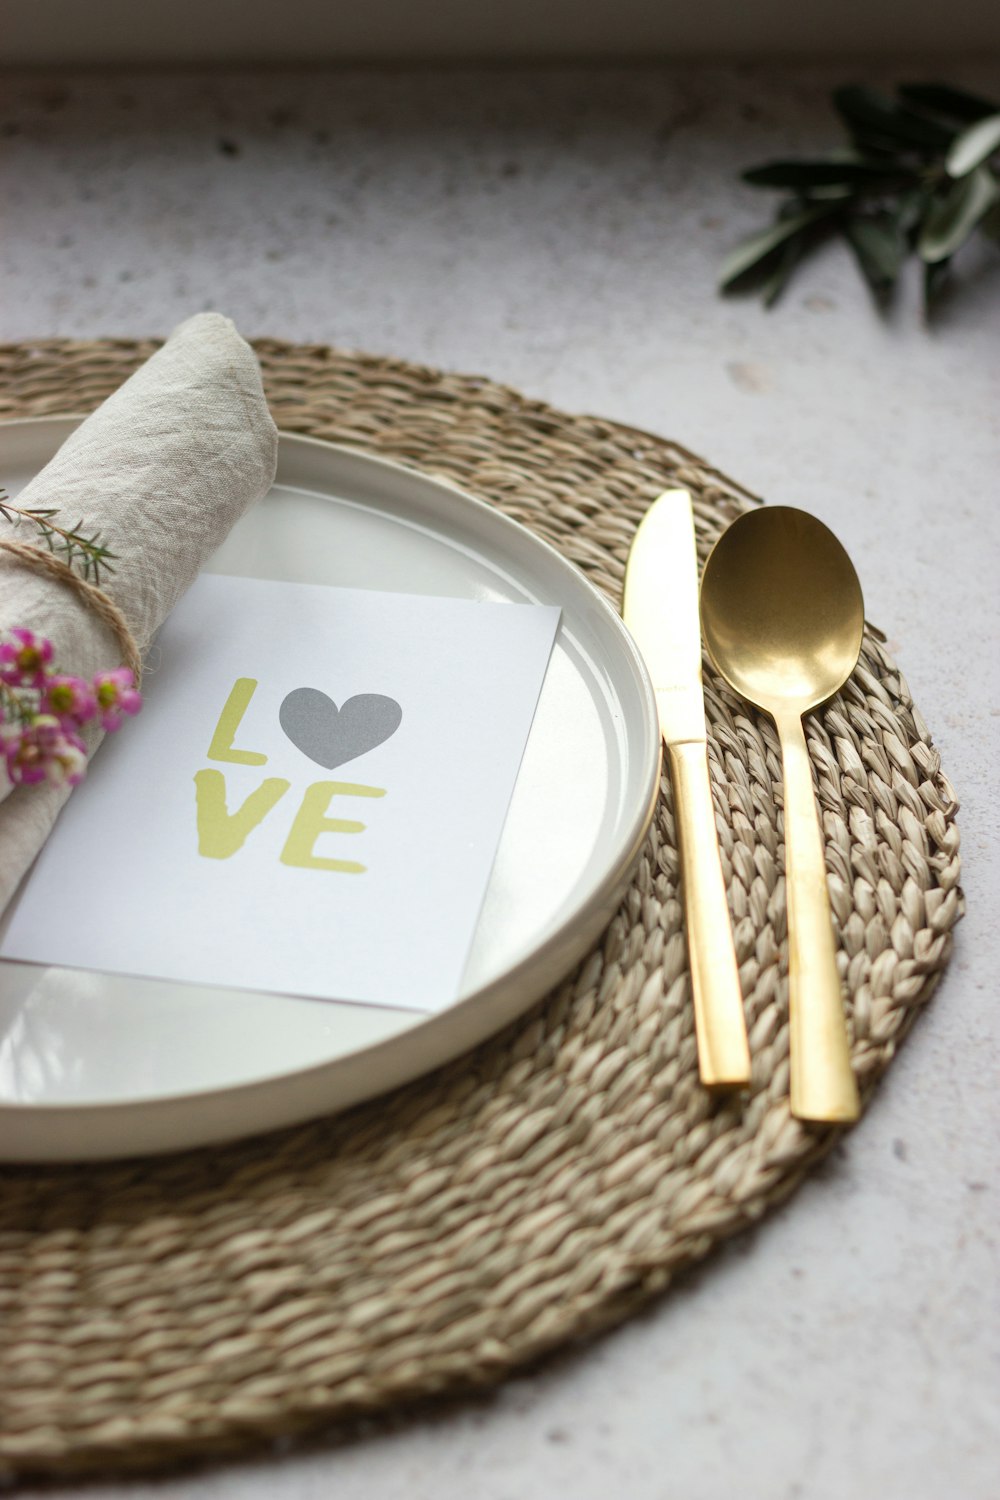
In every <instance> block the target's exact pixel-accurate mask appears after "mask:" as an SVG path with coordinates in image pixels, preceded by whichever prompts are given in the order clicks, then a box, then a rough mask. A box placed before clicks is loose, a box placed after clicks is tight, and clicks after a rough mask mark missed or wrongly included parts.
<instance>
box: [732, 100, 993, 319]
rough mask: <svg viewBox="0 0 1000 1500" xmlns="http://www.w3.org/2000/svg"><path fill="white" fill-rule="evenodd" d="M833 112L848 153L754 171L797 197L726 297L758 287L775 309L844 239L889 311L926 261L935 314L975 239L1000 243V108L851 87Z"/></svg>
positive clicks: (742, 264)
mask: <svg viewBox="0 0 1000 1500" xmlns="http://www.w3.org/2000/svg"><path fill="white" fill-rule="evenodd" d="M833 104H834V108H835V109H836V111H837V113H838V115H839V116H840V120H841V123H842V125H843V126H844V127H845V129H846V131H847V133H848V136H849V138H850V144H849V146H848V147H846V148H841V149H839V150H833V151H828V152H826V153H825V154H824V155H822V156H819V157H814V158H808V159H805V160H782V161H772V162H766V163H765V164H764V165H763V166H759V167H752V168H751V169H750V170H749V171H748V172H744V173H743V180H744V182H747V183H749V184H750V185H751V186H752V187H762V188H772V189H774V188H777V189H784V190H785V192H786V193H787V194H788V195H789V196H788V197H786V198H785V199H784V200H783V202H782V203H780V204H779V206H778V211H777V215H776V217H775V220H774V222H773V223H772V224H771V225H770V226H769V227H768V228H766V229H763V230H760V231H758V232H757V233H756V234H754V235H751V236H750V238H749V239H746V240H744V241H743V243H742V244H740V245H737V246H736V248H735V249H734V250H733V251H732V252H731V253H730V254H729V256H728V257H727V258H726V261H725V263H724V265H723V267H722V275H721V278H720V287H721V290H723V291H737V290H742V289H749V288H751V287H754V288H756V289H757V290H758V291H760V292H761V294H762V296H763V299H764V302H765V304H766V305H767V306H768V307H770V306H771V305H772V303H774V302H776V301H777V299H778V297H779V296H780V295H781V293H782V291H783V290H784V288H785V286H786V285H787V283H788V280H789V277H790V276H791V275H792V272H793V271H794V270H795V268H796V266H797V265H798V263H799V261H800V260H801V259H802V258H803V256H804V255H806V254H807V253H808V252H809V251H810V250H812V249H814V248H815V246H816V245H818V244H819V243H821V242H822V241H824V240H826V239H829V238H830V237H831V236H832V235H838V234H839V235H842V236H843V237H844V239H846V241H847V243H848V245H849V246H850V247H851V250H852V252H853V254H854V258H855V260H856V261H857V264H858V269H859V270H860V271H861V273H862V275H863V276H864V278H865V280H866V281H867V282H868V285H869V286H870V288H871V290H872V293H873V294H874V296H875V298H876V300H877V301H878V302H880V303H883V304H884V303H886V302H888V300H889V298H890V297H891V296H892V293H893V290H894V288H895V286H896V283H897V281H898V278H899V273H900V270H901V269H902V266H903V264H904V262H905V260H906V258H907V257H908V256H909V255H910V254H912V253H914V252H915V253H916V254H917V256H918V257H919V259H920V260H921V261H922V263H923V272H924V300H925V304H926V306H927V307H928V308H930V307H931V306H932V304H933V303H934V301H935V300H936V298H937V297H938V295H939V294H940V292H941V289H942V287H943V286H944V284H945V282H946V281H947V278H948V270H949V267H950V265H951V262H952V258H953V257H954V255H955V254H956V252H957V251H958V250H959V249H960V248H961V247H962V245H964V244H965V242H966V240H967V239H968V238H969V237H970V236H971V235H972V234H973V233H974V232H975V231H977V230H978V231H981V232H982V233H983V234H984V235H986V236H988V237H989V238H990V239H992V240H994V241H995V242H996V243H997V244H998V245H1000V104H998V103H996V102H994V101H993V100H990V99H983V98H980V97H979V96H978V95H977V94H970V93H968V92H967V91H966V90H965V89H959V88H953V87H952V86H951V85H949V84H943V83H912V84H901V85H900V86H899V87H898V88H897V90H896V98H895V99H892V98H889V97H888V96H886V95H884V94H880V93H878V92H877V91H876V90H874V89H869V88H863V87H861V86H859V85H847V86H845V87H843V88H838V89H835V90H834V93H833Z"/></svg>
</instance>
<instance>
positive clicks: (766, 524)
mask: <svg viewBox="0 0 1000 1500" xmlns="http://www.w3.org/2000/svg"><path fill="white" fill-rule="evenodd" d="M701 620H702V630H703V632H704V636H705V644H706V645H707V647H708V651H709V654H710V656H711V658H712V660H713V662H714V663H715V666H716V667H717V669H718V671H719V672H720V674H721V675H722V676H723V677H724V678H725V679H726V681H727V682H728V683H729V684H730V686H731V687H732V688H734V689H735V690H736V692H738V693H740V694H741V696H742V697H744V698H747V699H749V701H750V702H751V703H754V704H756V706H757V707H758V708H761V709H763V710H764V711H765V712H766V713H769V714H770V715H771V716H772V717H773V719H774V721H775V724H776V726H777V730H778V738H779V740H780V742H781V767H782V775H783V778H784V799H785V800H784V814H785V817H784V821H785V888H786V892H787V901H788V951H789V957H788V988H789V1001H788V1005H789V1028H790V1037H789V1049H790V1053H791V1104H792V1113H793V1114H794V1115H796V1116H797V1117H798V1118H799V1119H803V1120H816V1121H836V1122H840V1123H845V1122H848V1121H851V1120H856V1119H857V1117H858V1114H859V1111H860V1104H859V1100H858V1090H857V1085H856V1083H855V1081H854V1075H853V1073H852V1071H851V1060H850V1051H849V1047H848V1039H847V1029H846V1026H845V1022H844V1007H843V998H842V995H841V987H840V976H839V974H838V971H837V958H836V947H835V943H834V936H833V926H832V922H831V917H830V901H829V894H828V891H827V885H826V863H825V854H824V845H823V835H822V831H821V828H820V824H819V819H818V813H817V806H816V796H815V791H814V789H813V777H812V765H811V762H810V759H809V751H808V748H807V746H806V739H805V733H804V730H803V727H802V715H803V714H806V713H809V712H811V711H812V710H813V709H815V708H817V707H818V706H819V705H820V704H821V703H824V702H825V701H826V700H827V699H828V698H830V697H832V696H833V694H834V693H835V692H837V691H838V689H839V688H841V687H843V685H844V683H845V682H846V681H847V679H848V678H849V677H850V675H851V673H852V672H853V671H854V668H855V666H856V665H857V660H858V655H859V653H860V650H861V640H862V635H863V632H864V602H863V600H862V596H861V585H860V583H859V582H858V577H857V574H856V573H855V571H854V568H853V566H852V565H851V560H850V558H849V557H848V556H847V553H846V552H845V551H844V549H843V547H842V546H841V545H840V543H839V542H838V541H837V538H836V537H835V536H834V535H833V533H832V532H831V531H829V530H828V529H827V528H826V527H825V526H824V525H823V524H822V522H821V521H817V520H816V518H815V517H814V516H810V515H807V514H806V512H805V511H801V510H793V509H792V508H791V507H789V506H765V507H763V508H761V509H760V510H753V511H748V512H747V513H746V514H745V515H742V516H740V517H739V519H738V520H737V521H734V522H733V524H732V526H730V527H729V529H728V531H726V532H724V533H723V535H722V537H721V538H720V539H719V541H718V542H717V544H716V546H715V548H714V550H713V552H712V553H711V555H710V557H709V559H708V562H707V563H706V564H705V572H704V575H703V577H702V585H701Z"/></svg>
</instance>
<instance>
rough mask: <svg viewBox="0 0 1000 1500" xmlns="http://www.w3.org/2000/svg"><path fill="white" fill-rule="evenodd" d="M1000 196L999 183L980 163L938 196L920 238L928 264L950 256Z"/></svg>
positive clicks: (919, 247)
mask: <svg viewBox="0 0 1000 1500" xmlns="http://www.w3.org/2000/svg"><path fill="white" fill-rule="evenodd" d="M998 199H1000V183H998V182H997V180H996V178H995V177H994V176H993V173H992V172H991V171H990V169H989V168H988V167H977V168H976V169H975V171H973V172H970V173H969V174H968V176H967V177H960V178H959V180H958V181H957V182H955V183H952V185H951V187H950V188H949V189H948V191H947V192H946V193H944V194H942V195H941V196H940V197H938V198H935V199H934V201H933V202H932V204H931V207H930V209H929V211H928V213H927V217H926V219H925V220H924V223H923V228H922V229H921V231H920V239H919V240H918V241H917V251H918V253H919V255H920V258H921V260H923V261H925V262H926V263H927V264H928V265H935V264H936V263H937V262H938V261H942V260H947V259H948V257H949V256H951V255H954V253H955V251H956V250H957V249H958V247H959V245H961V244H962V242H963V241H964V240H965V239H966V238H967V237H968V235H970V234H971V233H972V231H973V229H975V227H976V225H977V224H978V223H979V221H980V219H982V218H984V217H985V216H986V214H988V213H989V211H990V209H991V208H992V207H993V205H994V204H995V203H996V202H997V200H998Z"/></svg>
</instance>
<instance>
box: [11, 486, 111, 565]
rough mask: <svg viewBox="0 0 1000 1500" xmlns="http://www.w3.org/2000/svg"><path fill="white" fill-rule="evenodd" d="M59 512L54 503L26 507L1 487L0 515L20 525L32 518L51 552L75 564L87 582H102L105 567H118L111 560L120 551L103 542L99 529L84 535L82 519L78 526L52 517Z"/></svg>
mask: <svg viewBox="0 0 1000 1500" xmlns="http://www.w3.org/2000/svg"><path fill="white" fill-rule="evenodd" d="M58 514H59V511H58V510H57V509H56V508H55V507H52V508H49V509H46V508H44V507H41V506H38V507H34V508H29V509H23V508H22V507H21V506H20V505H14V504H13V502H12V501H10V500H8V499H7V492H6V490H0V516H2V517H3V519H4V520H5V521H9V522H10V523H11V525H12V526H18V525H20V523H21V522H22V521H29V522H31V524H32V525H33V526H35V527H37V529H38V531H39V532H40V534H41V536H42V539H43V540H44V542H45V545H46V546H47V547H48V549H49V551H50V552H54V553H56V554H57V555H61V557H62V560H63V562H65V563H66V564H67V565H68V566H69V567H75V568H76V569H77V570H78V571H79V573H80V574H81V575H82V576H83V577H84V578H85V579H87V581H88V582H90V583H93V584H98V585H99V584H100V582H101V570H102V569H103V570H104V572H105V573H113V572H114V571H115V570H114V568H113V567H112V563H113V562H115V561H117V554H116V553H114V552H112V551H111V550H110V548H108V547H106V546H105V545H104V543H103V542H102V541H101V539H100V534H99V533H98V532H96V531H95V532H94V533H93V535H92V536H85V535H84V531H83V521H82V520H81V521H77V523H76V525H75V526H59V525H57V524H56V522H55V521H53V519H52V517H53V516H57V515H58Z"/></svg>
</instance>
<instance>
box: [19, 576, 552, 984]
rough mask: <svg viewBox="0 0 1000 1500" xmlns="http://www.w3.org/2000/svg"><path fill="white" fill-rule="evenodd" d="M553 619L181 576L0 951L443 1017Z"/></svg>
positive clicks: (533, 610)
mask: <svg viewBox="0 0 1000 1500" xmlns="http://www.w3.org/2000/svg"><path fill="white" fill-rule="evenodd" d="M558 623H559V610H558V609H556V608H550V607H548V606H540V605H519V604H494V603H479V602H475V601H468V600H464V599H445V598H430V597H426V596H423V595H402V594H384V593H376V592H371V591H367V590H360V589H338V588H325V587H322V586H318V585H315V584H300V583H279V582H273V581H267V580H261V579H251V578H234V577H222V576H216V575H203V576H202V577H201V578H200V579H198V581H197V582H196V583H195V584H194V586H193V587H192V588H191V590H190V591H189V593H188V594H187V595H186V596H185V598H184V599H183V600H182V601H181V603H180V604H179V605H178V606H177V608H176V610H175V611H174V613H173V614H172V615H171V617H170V619H169V620H168V621H167V623H166V625H165V626H164V627H163V629H162V631H161V632H160V635H159V637H158V641H157V646H156V649H155V650H154V655H153V670H151V671H149V672H148V673H147V676H146V679H145V681H144V683H143V693H144V699H145V704H144V707H143V711H142V713H141V714H140V715H139V716H138V718H136V719H134V720H132V721H130V722H129V723H128V725H127V726H126V727H125V728H123V729H122V730H121V731H120V732H119V733H118V734H117V735H115V736H113V737H112V736H109V737H108V739H107V740H106V741H105V743H104V744H103V745H102V747H101V749H100V751H99V752H98V754H97V755H96V756H95V758H94V761H93V764H92V765H91V767H90V769H89V771H88V775H87V779H86V780H85V781H84V782H83V784H82V785H81V786H79V787H78V788H77V789H76V791H75V792H74V793H73V796H72V797H71V798H70V800H69V802H68V803H67V805H66V807H65V808H64V809H63V811H62V813H61V814H60V817H59V820H58V822H57V824H56V827H55V829H54V831H53V833H52V835H51V837H50V838H49V840H48V842H47V844H46V845H45V848H44V849H43V850H42V853H41V854H40V856H39V858H38V859H37V861H36V862H35V865H34V866H33V868H32V870H31V872H30V874H29V875H28V877H27V879H26V881H25V883H24V885H23V887H22V890H21V893H20V895H19V897H18V900H17V903H16V906H15V909H14V911H13V914H12V916H11V919H10V922H9V925H8V929H7V932H6V936H5V938H4V941H3V944H2V947H0V953H2V956H3V957H5V958H14V959H20V960H27V961H29V962H37V963H46V964H61V965H69V966H71V967H78V968H87V969H96V970H103V971H110V972H114V973H123V974H142V975H149V976H153V977H156V978H162V979H175V980H181V981H191V982H198V983H205V984H217V985H225V986H229V987H236V988H243V989H252V990H268V991H277V992H279V993H286V994H294V995H305V996H313V997H316V998H319V999H337V1000H351V1001H357V1002H359V1003H367V1004H372V1005H393V1006H403V1007H407V1008H410V1009H413V1010H420V1011H434V1010H439V1009H441V1008H443V1007H444V1006H446V1005H448V1004H450V1003H451V1002H452V1001H453V1000H454V999H455V998H456V996H457V994H458V989H459V985H460V983H461V977H462V970H463V966H464V963H465V960H466V956H467V954H468V951H469V948H470V945H471V942H472V937H473V933H474V930H475V925H476V919H477V916H478V913H479V909H480V906H481V903H482V900H483V896H484V894H485V891H486V886H487V882H488V880H489V876H490V870H491V867H492V863H493V859H494V856H495V853H496V848H497V844H498V842H499V839H500V834H501V831H502V828H503V822H504V817H505V815H506V811H507V806H508V804H509V801H510V797H511V794H512V792H513V789H514V782H515V779H516V777H517V771H518V766H519V764H520V761H521V756H522V754H523V751H524V747H525V744H526V742H527V738H528V732H529V729H530V727H531V720H532V716H533V714H534V711H535V705H536V703H537V700H538V695H539V692H540V690H541V686H542V679H543V677H544V675H545V670H546V665H547V663H548V659H549V654H550V652H551V649H552V644H553V641H554V638H555V632H556V629H557V626H558ZM30 794H31V793H30V789H25V791H24V792H23V793H19V795H29V796H30Z"/></svg>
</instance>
